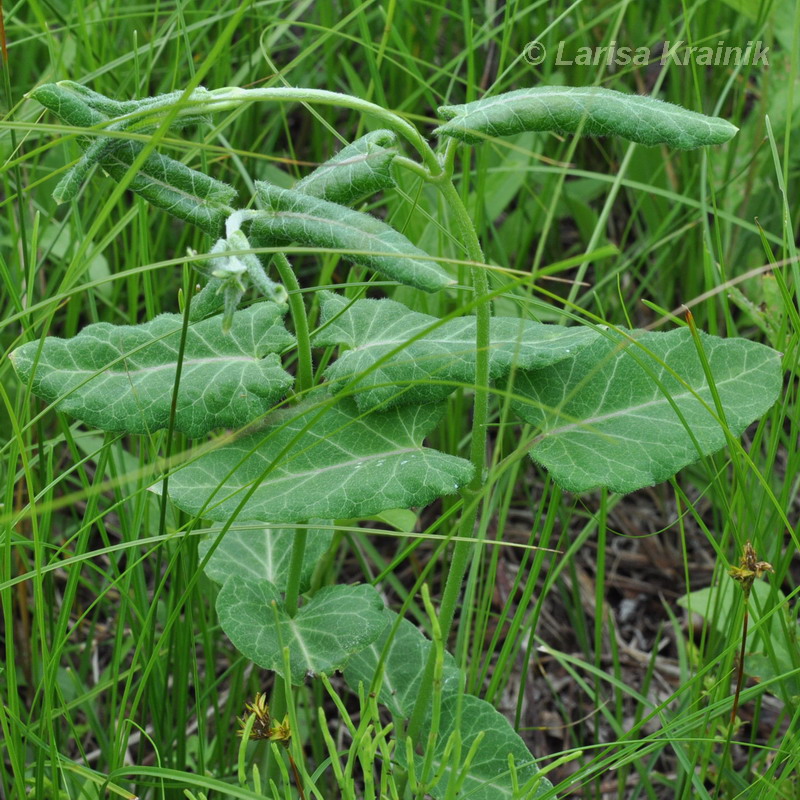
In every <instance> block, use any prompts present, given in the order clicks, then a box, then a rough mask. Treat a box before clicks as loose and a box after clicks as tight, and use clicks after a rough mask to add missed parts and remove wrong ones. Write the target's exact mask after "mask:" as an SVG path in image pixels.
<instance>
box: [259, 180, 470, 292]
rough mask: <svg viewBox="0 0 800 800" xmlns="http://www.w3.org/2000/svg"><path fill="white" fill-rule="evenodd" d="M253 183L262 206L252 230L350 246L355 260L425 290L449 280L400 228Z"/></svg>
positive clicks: (285, 238)
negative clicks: (398, 229)
mask: <svg viewBox="0 0 800 800" xmlns="http://www.w3.org/2000/svg"><path fill="white" fill-rule="evenodd" d="M256 189H257V193H258V197H259V199H260V201H261V202H262V204H263V206H264V211H263V213H262V214H261V215H260V216H258V217H257V218H256V219H254V220H253V221H252V223H251V230H252V231H253V232H254V234H257V235H259V236H263V237H266V238H267V239H269V240H271V241H281V242H291V241H294V242H300V244H303V245H308V246H310V247H329V248H336V249H339V250H347V251H350V252H349V254H348V256H347V257H348V258H349V259H350V260H351V261H353V262H355V263H356V264H362V265H364V266H366V267H369V268H370V269H374V270H375V271H376V272H378V273H380V274H381V275H384V276H386V277H387V278H391V279H392V280H396V281H398V282H400V283H405V284H407V285H409V286H415V287H416V288H418V289H423V290H424V291H426V292H435V291H438V290H439V289H442V288H444V287H445V286H450V285H451V284H453V283H455V281H454V280H453V279H452V278H451V277H450V276H449V275H448V274H447V272H445V270H443V269H442V268H441V267H440V266H439V265H438V264H436V262H435V261H433V260H432V259H431V258H430V256H428V255H427V254H426V253H425V252H423V251H422V250H420V249H419V248H418V247H415V246H414V245H413V244H411V242H410V241H409V240H408V239H406V237H405V236H403V234H401V233H399V232H398V231H396V230H395V229H394V228H391V227H390V226H389V225H387V224H386V223H385V222H382V221H381V220H379V219H376V218H375V217H372V216H370V215H369V214H364V213H362V212H360V211H353V210H352V209H350V208H345V207H344V206H340V205H337V204H336V203H329V202H327V201H326V200H320V199H319V198H316V197H310V196H308V195H306V194H303V193H302V192H298V191H295V190H293V189H281V188H279V187H278V186H273V185H271V184H268V183H261V182H257V183H256Z"/></svg>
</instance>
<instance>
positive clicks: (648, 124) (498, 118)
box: [434, 86, 738, 150]
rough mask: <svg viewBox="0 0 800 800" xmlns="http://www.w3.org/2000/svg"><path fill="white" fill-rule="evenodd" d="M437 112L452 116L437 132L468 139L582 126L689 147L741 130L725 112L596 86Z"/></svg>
mask: <svg viewBox="0 0 800 800" xmlns="http://www.w3.org/2000/svg"><path fill="white" fill-rule="evenodd" d="M439 115H440V116H442V117H444V118H445V119H446V120H449V121H448V122H446V123H445V124H444V125H440V126H439V127H438V128H437V129H436V130H435V131H434V133H437V134H440V135H444V136H453V137H455V138H457V139H461V140H462V141H464V142H467V143H468V144H477V143H479V142H481V141H483V140H484V139H486V137H488V136H511V135H513V134H515V133H522V132H523V131H559V132H561V133H575V132H577V131H579V130H580V132H581V133H583V134H586V135H588V136H621V137H622V138H624V139H629V140H630V141H632V142H638V143H639V144H644V145H656V144H667V145H669V146H670V147H674V148H677V149H680V150H690V149H692V148H695V147H703V146H705V145H712V144H722V143H724V142H727V141H728V140H729V139H731V138H732V137H733V136H734V135H735V134H736V132H737V130H738V128H737V127H736V126H735V125H732V124H731V123H730V122H728V121H727V120H725V119H722V118H721V117H709V116H706V115H705V114H699V113H697V112H696V111H689V110H688V109H685V108H682V107H681V106H677V105H674V104H672V103H666V102H664V101H662V100H657V99H655V98H653V97H642V96H640V95H633V94H625V93H623V92H616V91H614V90H613V89H603V88H601V87H598V86H589V87H561V86H537V87H535V88H532V89H518V90H516V91H513V92H505V93H504V94H499V95H496V96H494V97H486V98H484V99H482V100H475V101H473V102H471V103H464V104H462V105H453V106H442V107H441V108H439Z"/></svg>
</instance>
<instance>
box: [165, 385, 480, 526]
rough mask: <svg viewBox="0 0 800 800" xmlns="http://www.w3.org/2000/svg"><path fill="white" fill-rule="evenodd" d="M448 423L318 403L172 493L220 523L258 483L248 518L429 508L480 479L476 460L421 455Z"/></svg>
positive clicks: (183, 479) (220, 451) (430, 411)
mask: <svg viewBox="0 0 800 800" xmlns="http://www.w3.org/2000/svg"><path fill="white" fill-rule="evenodd" d="M323 399H324V398H323ZM441 414H442V409H441V408H437V407H435V406H430V405H428V406H424V407H413V406H411V407H409V406H406V407H403V408H401V409H395V410H392V411H388V412H384V413H373V414H359V412H358V409H357V408H356V405H355V403H354V402H353V401H352V400H350V399H349V398H342V399H341V400H339V401H337V402H335V403H334V404H331V405H329V406H327V407H326V406H325V405H324V403H323V404H318V403H316V402H314V401H309V402H307V403H305V404H303V405H301V406H295V407H294V408H291V409H285V410H282V411H278V412H276V413H275V414H273V415H272V416H271V417H270V424H269V425H267V426H266V427H265V428H263V429H262V430H260V431H258V432H257V433H254V434H250V435H247V436H243V437H241V438H240V439H238V440H236V441H233V442H230V443H227V444H223V445H221V446H220V447H217V448H216V449H215V450H213V451H211V452H208V453H206V454H205V455H203V456H201V457H200V458H198V459H197V460H196V461H193V462H191V463H189V464H187V465H186V466H185V467H182V468H181V469H179V470H177V471H176V472H175V473H174V474H173V475H172V477H171V478H170V482H169V494H170V497H171V498H172V500H173V502H174V503H175V504H176V505H177V506H178V507H179V508H182V509H184V510H185V511H188V512H189V513H191V514H200V515H202V516H203V517H207V518H208V519H213V520H219V521H225V520H227V519H228V518H229V517H230V516H231V515H232V514H233V513H234V511H235V510H236V507H237V506H238V505H239V503H240V502H241V500H242V498H243V496H244V494H245V493H246V492H248V491H249V490H250V489H251V488H252V486H253V485H254V484H255V485H256V487H257V488H256V489H255V491H254V492H253V494H252V495H251V497H250V498H249V499H248V501H247V503H246V504H245V506H244V508H243V509H242V511H241V517H242V519H254V520H261V521H264V522H302V521H304V520H307V519H311V518H313V517H319V518H323V519H340V518H349V517H363V516H368V515H370V514H375V513H377V512H379V511H384V510H386V509H387V508H406V507H408V506H416V505H426V504H427V503H430V502H431V501H433V500H434V499H435V498H437V497H441V496H442V495H445V494H453V493H454V492H456V491H458V489H459V487H460V486H463V485H464V484H465V483H467V482H468V481H469V480H470V478H471V477H472V466H471V465H470V463H469V462H468V461H465V460H464V459H462V458H457V457H456V456H449V455H445V454H444V453H440V452H438V451H436V450H431V449H429V448H426V447H422V446H421V441H422V439H423V437H424V436H425V435H426V434H427V433H428V432H429V431H430V430H431V429H432V428H433V427H434V426H435V425H436V423H437V422H438V420H439V418H440V417H441Z"/></svg>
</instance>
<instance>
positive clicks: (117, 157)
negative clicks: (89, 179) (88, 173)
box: [99, 140, 236, 236]
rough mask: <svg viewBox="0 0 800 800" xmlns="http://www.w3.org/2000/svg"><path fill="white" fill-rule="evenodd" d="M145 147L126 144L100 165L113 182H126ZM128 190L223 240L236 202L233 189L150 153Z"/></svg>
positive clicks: (105, 156)
mask: <svg viewBox="0 0 800 800" xmlns="http://www.w3.org/2000/svg"><path fill="white" fill-rule="evenodd" d="M143 146H144V145H143V144H142V143H141V142H134V141H126V140H122V141H120V142H118V143H115V144H114V145H113V146H112V147H111V148H110V149H109V150H108V151H107V152H105V153H104V154H102V155H101V156H100V158H99V163H100V165H101V166H102V167H103V169H105V170H106V172H108V174H109V175H111V177H112V178H114V179H115V180H117V181H119V180H122V178H123V177H124V176H125V174H126V173H127V172H128V169H129V168H130V165H131V164H133V162H134V159H135V158H136V157H137V155H138V154H139V153H140V152H141V150H142V147H143ZM128 188H129V189H131V190H132V191H134V192H136V193H137V194H140V195H142V197H144V198H145V199H146V200H147V201H148V202H149V203H151V204H152V205H154V206H156V207H157V208H162V209H164V210H165V211H168V212H169V213H170V214H172V215H173V216H176V217H178V218H179V219H182V220H185V221H186V222H191V223H192V224H193V225H196V226H197V227H198V228H201V229H202V230H204V231H205V232H206V233H208V234H209V235H210V236H219V234H220V233H221V231H222V228H223V226H224V224H225V220H226V219H227V217H228V215H229V214H230V213H231V211H232V209H231V207H230V203H232V202H233V201H234V200H235V198H236V189H234V188H233V187H232V186H229V185H228V184H227V183H223V182H222V181H218V180H216V178H211V177H209V176H208V175H204V174H203V173H202V172H198V171H197V170H194V169H191V167H187V166H186V165H185V164H182V163H181V162H180V161H176V160H175V159H174V158H169V157H168V156H165V155H162V154H161V153H150V155H149V156H148V157H147V159H146V160H145V162H144V164H142V166H141V168H140V170H139V172H137V174H136V175H135V176H134V177H133V179H132V180H131V182H130V183H129V184H128Z"/></svg>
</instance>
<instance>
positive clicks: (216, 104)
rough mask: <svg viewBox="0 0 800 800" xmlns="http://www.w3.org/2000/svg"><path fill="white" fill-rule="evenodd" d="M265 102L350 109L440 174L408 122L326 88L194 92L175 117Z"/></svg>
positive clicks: (429, 151)
mask: <svg viewBox="0 0 800 800" xmlns="http://www.w3.org/2000/svg"><path fill="white" fill-rule="evenodd" d="M265 100H266V101H277V102H289V103H317V104H320V105H328V106H337V107H338V108H352V109H353V110H354V111H358V112H360V113H362V114H367V115H369V116H371V117H374V118H376V119H379V120H380V121H381V122H382V123H383V124H384V125H386V127H387V128H389V129H390V130H393V131H394V132H395V133H397V134H398V135H399V136H402V137H403V138H404V139H405V140H406V141H407V142H408V143H409V144H410V145H411V146H412V147H413V148H414V149H415V150H416V151H417V152H418V153H419V154H420V156H421V157H422V160H423V162H424V163H425V166H426V167H427V168H428V170H429V171H430V173H431V175H439V174H440V173H441V171H442V167H441V164H440V163H439V159H438V158H437V157H436V154H435V153H434V152H433V150H432V149H431V147H430V145H429V144H428V143H427V142H426V141H425V138H424V137H423V136H422V134H421V133H420V132H419V131H418V130H417V129H416V128H415V127H414V126H413V125H412V124H411V123H409V122H407V121H406V120H404V119H403V118H402V117H400V116H398V115H397V114H395V113H393V112H392V111H389V110H388V109H386V108H383V107H381V106H379V105H376V104H375V103H370V102H369V101H367V100H362V99H361V98H358V97H353V96H352V95H349V94H342V93H341V92H331V91H328V90H326V89H303V88H297V87H294V86H280V87H276V88H262V89H242V88H240V87H238V86H226V87H223V88H221V89H214V90H213V91H210V92H209V91H200V90H196V91H194V92H193V93H192V94H191V95H189V97H188V98H187V99H185V100H184V99H183V98H181V100H180V108H179V110H178V111H177V116H179V117H184V116H191V115H192V114H197V113H198V112H201V113H212V112H214V111H227V110H230V109H235V108H239V107H240V106H241V105H242V104H243V103H253V102H260V101H265ZM170 105H172V103H170ZM167 107H169V106H166V105H165V106H163V107H158V106H154V107H151V108H149V109H144V112H145V114H146V115H147V116H148V117H149V116H150V115H151V112H153V111H156V110H158V111H161V110H162V108H167ZM136 116H142V112H141V111H140V112H136Z"/></svg>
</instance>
